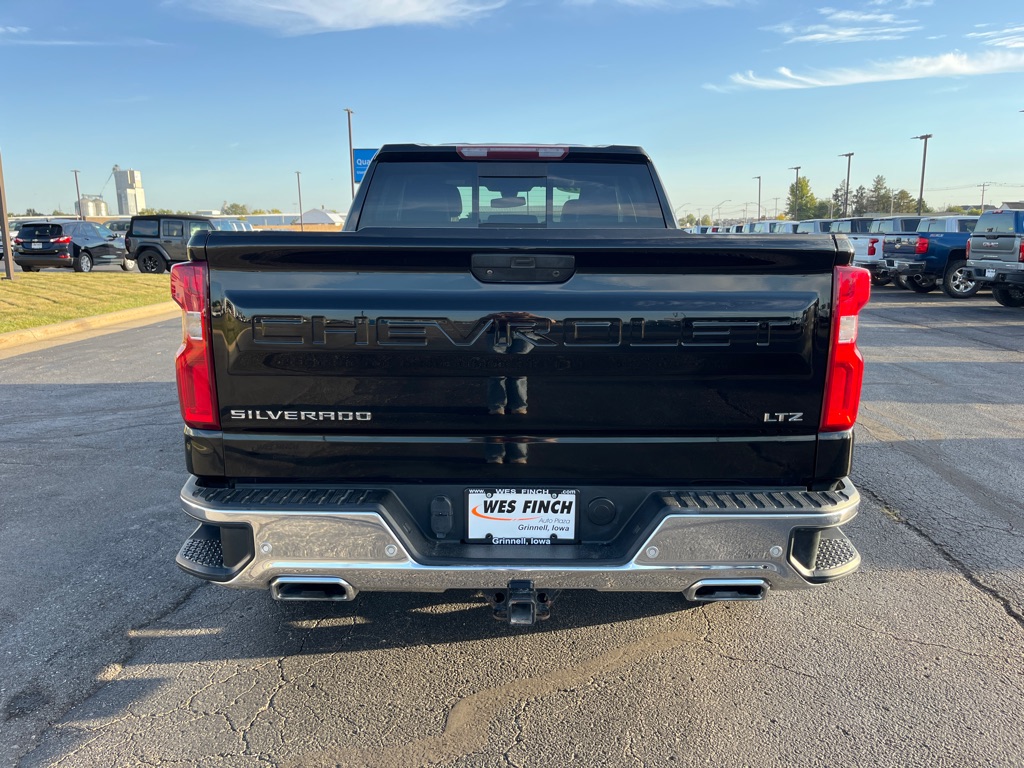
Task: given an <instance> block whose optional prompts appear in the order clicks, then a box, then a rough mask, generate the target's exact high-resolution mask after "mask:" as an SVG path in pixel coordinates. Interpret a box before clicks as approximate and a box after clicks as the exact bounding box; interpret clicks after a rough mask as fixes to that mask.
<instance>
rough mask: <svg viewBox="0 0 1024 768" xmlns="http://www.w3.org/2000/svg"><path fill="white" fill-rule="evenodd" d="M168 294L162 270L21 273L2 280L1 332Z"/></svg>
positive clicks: (139, 304) (136, 304)
mask: <svg viewBox="0 0 1024 768" xmlns="http://www.w3.org/2000/svg"><path fill="white" fill-rule="evenodd" d="M0 274H2V273H0ZM170 298H171V289H170V278H169V276H168V275H166V274H163V275H146V274H141V273H139V272H123V273H117V272H88V273H79V272H71V271H68V272H64V271H60V272H57V271H52V272H19V273H18V274H17V275H16V276H15V279H14V280H0V333H7V332H8V331H20V330H23V329H25V328H35V327H37V326H40V325H50V324H51V323H59V322H62V321H64V320H78V319H79V318H83V317H92V316H93V315H102V314H106V313H107V312H116V311H118V310H120V309H134V308H135V307H145V306H148V305H150V304H160V303H162V302H165V301H169V300H170Z"/></svg>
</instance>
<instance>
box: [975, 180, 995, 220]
mask: <svg viewBox="0 0 1024 768" xmlns="http://www.w3.org/2000/svg"><path fill="white" fill-rule="evenodd" d="M978 186H979V187H981V212H982V213H984V212H985V190H986V189H987V188H988V187H991V186H992V182H991V181H986V182H984V183H982V184H979V185H978Z"/></svg>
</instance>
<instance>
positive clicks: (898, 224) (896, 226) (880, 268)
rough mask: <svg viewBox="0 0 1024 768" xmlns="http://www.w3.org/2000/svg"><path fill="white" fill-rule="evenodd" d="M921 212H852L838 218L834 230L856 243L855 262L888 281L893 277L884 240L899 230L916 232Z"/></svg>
mask: <svg viewBox="0 0 1024 768" xmlns="http://www.w3.org/2000/svg"><path fill="white" fill-rule="evenodd" d="M920 221H921V217H920V216H874V217H871V216H852V217H849V218H845V219H837V220H836V222H835V223H834V224H833V225H832V229H831V232H832V233H833V234H845V235H846V237H847V239H848V240H849V241H850V242H851V243H852V244H853V263H854V264H855V265H856V266H858V267H864V269H866V270H868V271H869V272H870V273H871V282H872V283H874V284H875V285H886V284H887V283H888V282H889V281H890V280H891V277H890V275H889V272H888V270H887V269H886V267H885V263H884V262H883V261H882V240H883V238H884V237H885V236H886V235H891V234H895V233H898V232H914V231H916V230H917V225H918V223H919V222H920Z"/></svg>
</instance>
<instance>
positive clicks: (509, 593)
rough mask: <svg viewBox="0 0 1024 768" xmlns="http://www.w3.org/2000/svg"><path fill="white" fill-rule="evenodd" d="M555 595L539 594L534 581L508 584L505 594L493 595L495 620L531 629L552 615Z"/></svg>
mask: <svg viewBox="0 0 1024 768" xmlns="http://www.w3.org/2000/svg"><path fill="white" fill-rule="evenodd" d="M552 598H553V595H552V594H551V593H548V592H538V591H537V590H536V589H534V586H533V582H532V581H525V580H516V581H510V582H509V583H508V589H507V590H505V591H504V592H501V591H499V592H495V593H494V594H492V595H491V608H492V609H493V611H494V618H496V619H498V620H499V621H507V622H508V623H509V624H511V625H513V626H518V627H529V626H532V625H533V624H536V623H537V622H538V621H543V620H544V619H546V618H548V617H549V616H550V615H551V601H552Z"/></svg>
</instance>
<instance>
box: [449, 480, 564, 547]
mask: <svg viewBox="0 0 1024 768" xmlns="http://www.w3.org/2000/svg"><path fill="white" fill-rule="evenodd" d="M578 507H579V492H578V491H574V490H562V489H537V488H525V489H524V488H471V489H469V490H467V491H466V510H467V514H468V519H469V525H468V533H469V535H468V538H469V539H470V540H471V541H486V542H488V543H491V544H565V543H571V542H574V541H576V517H577V515H576V513H577V509H578Z"/></svg>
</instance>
